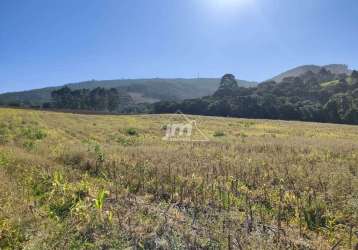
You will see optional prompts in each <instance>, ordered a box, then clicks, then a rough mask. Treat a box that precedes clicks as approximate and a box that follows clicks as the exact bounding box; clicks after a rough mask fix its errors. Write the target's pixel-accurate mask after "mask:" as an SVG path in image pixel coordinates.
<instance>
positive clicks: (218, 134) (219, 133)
mask: <svg viewBox="0 0 358 250" xmlns="http://www.w3.org/2000/svg"><path fill="white" fill-rule="evenodd" d="M214 136H215V137H221V136H225V133H224V132H223V131H215V133H214Z"/></svg>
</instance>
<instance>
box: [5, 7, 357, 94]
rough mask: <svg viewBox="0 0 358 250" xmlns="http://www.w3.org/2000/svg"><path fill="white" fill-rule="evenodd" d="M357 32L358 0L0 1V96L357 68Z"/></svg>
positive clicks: (265, 76)
mask: <svg viewBox="0 0 358 250" xmlns="http://www.w3.org/2000/svg"><path fill="white" fill-rule="evenodd" d="M357 27H358V2H357V1H356V0H339V1H338V0H51V1H49V0H0V92H5V91H17V90H25V89H32V88H39V87H45V86H53V85H59V84H63V83H69V82H77V81H82V80H88V79H118V78H153V77H170V78H174V77H185V78H189V77H196V76H197V75H198V73H199V74H200V76H201V77H220V76H221V75H223V74H224V73H234V74H235V75H236V76H237V77H238V78H240V79H246V80H256V81H262V80H265V79H268V78H270V77H272V76H274V75H276V74H278V73H281V72H282V71H284V70H287V69H289V68H292V67H295V66H298V65H301V64H329V63H344V64H348V65H349V66H350V67H351V68H358V28H357Z"/></svg>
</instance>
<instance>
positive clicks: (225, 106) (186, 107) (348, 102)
mask: <svg viewBox="0 0 358 250" xmlns="http://www.w3.org/2000/svg"><path fill="white" fill-rule="evenodd" d="M176 110H181V111H182V112H185V113H189V114H201V115H214V116H231V117H245V118H267V119H284V120H302V121H317V122H332V123H348V124H358V72H357V71H353V72H352V73H351V74H350V75H347V74H334V73H332V72H331V71H329V70H327V69H325V68H321V69H320V70H319V71H318V72H317V73H314V72H312V71H306V72H305V73H304V74H302V75H300V76H299V77H287V78H284V79H283V80H282V81H281V82H275V81H267V82H264V83H261V84H259V85H258V86H256V87H251V88H244V87H240V86H238V84H237V82H236V79H235V76H233V75H231V74H227V75H225V76H224V77H223V78H222V80H221V83H220V87H219V89H218V90H217V91H216V92H215V93H214V95H213V96H209V97H204V98H199V99H191V100H185V101H181V102H172V101H168V102H159V103H156V104H154V112H155V113H171V112H175V111H176Z"/></svg>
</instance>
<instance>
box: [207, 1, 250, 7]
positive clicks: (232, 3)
mask: <svg viewBox="0 0 358 250" xmlns="http://www.w3.org/2000/svg"><path fill="white" fill-rule="evenodd" d="M207 1H208V2H211V4H212V5H214V6H216V7H218V8H230V7H231V8H238V7H243V6H245V5H249V4H252V3H253V1H254V0H207Z"/></svg>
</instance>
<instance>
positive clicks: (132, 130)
mask: <svg viewBox="0 0 358 250" xmlns="http://www.w3.org/2000/svg"><path fill="white" fill-rule="evenodd" d="M126 134H127V135H130V136H135V135H138V131H137V130H136V129H135V128H127V129H126Z"/></svg>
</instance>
